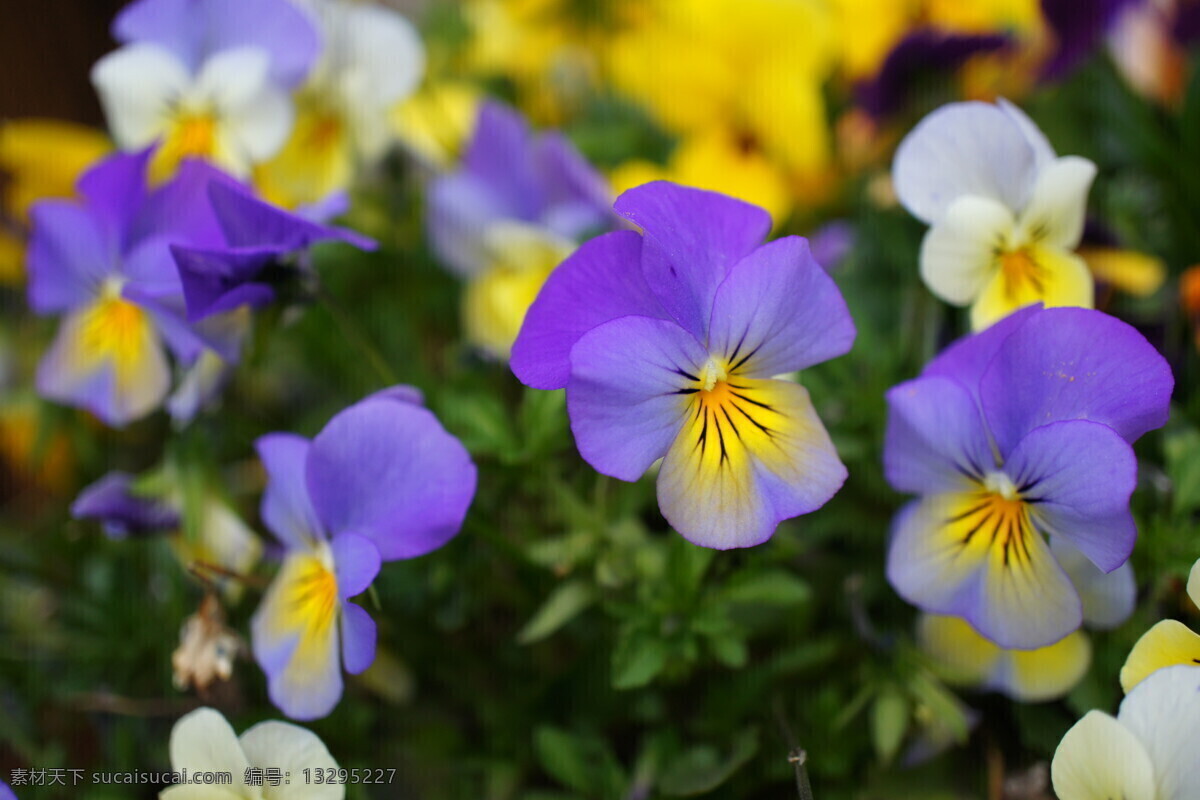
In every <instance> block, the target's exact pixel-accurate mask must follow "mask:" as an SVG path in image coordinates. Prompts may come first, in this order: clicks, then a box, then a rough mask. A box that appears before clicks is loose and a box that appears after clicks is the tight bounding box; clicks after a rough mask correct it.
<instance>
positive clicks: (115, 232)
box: [78, 150, 153, 250]
mask: <svg viewBox="0 0 1200 800" xmlns="http://www.w3.org/2000/svg"><path fill="white" fill-rule="evenodd" d="M152 154H153V151H152V150H144V151H142V152H140V153H117V154H114V155H111V156H109V157H107V158H105V159H104V160H103V161H101V162H100V163H99V164H97V165H96V166H94V167H92V168H91V169H89V170H88V171H87V172H85V173H84V174H83V175H82V176H81V177H80V179H79V187H78V188H79V193H80V195H82V196H83V198H84V200H85V205H86V206H87V209H88V212H89V213H90V214H91V215H92V216H93V217H94V218H95V220H96V223H97V225H98V226H99V228H100V230H101V231H103V232H104V236H105V239H106V241H108V242H109V243H110V247H113V248H117V249H121V250H124V249H125V248H126V247H127V246H128V240H127V236H128V234H129V231H130V230H131V228H132V227H133V222H134V219H135V215H136V214H137V213H138V211H139V210H140V209H141V208H142V206H143V204H144V203H145V200H146V195H147V194H148V192H149V189H148V187H147V184H146V165H147V164H149V163H150V156H151V155H152Z"/></svg>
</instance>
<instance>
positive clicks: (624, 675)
mask: <svg viewBox="0 0 1200 800" xmlns="http://www.w3.org/2000/svg"><path fill="white" fill-rule="evenodd" d="M666 665H667V645H666V643H665V642H663V641H662V640H661V639H658V638H657V637H655V636H652V635H650V634H649V633H647V632H645V631H643V630H640V629H638V628H632V627H630V626H626V627H625V628H623V629H622V630H621V633H620V635H619V636H618V638H617V645H616V647H614V648H613V655H612V682H613V687H614V688H617V689H636V688H638V687H639V686H645V685H646V684H647V683H649V682H650V681H652V680H654V679H655V678H656V677H658V674H659V673H660V672H662V671H663V667H665V666H666Z"/></svg>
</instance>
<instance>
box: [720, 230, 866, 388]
mask: <svg viewBox="0 0 1200 800" xmlns="http://www.w3.org/2000/svg"><path fill="white" fill-rule="evenodd" d="M708 331H709V333H708V350H709V352H710V353H712V354H713V355H715V356H718V357H721V356H723V357H726V358H728V359H729V361H730V365H731V366H730V368H731V369H737V370H738V371H739V374H745V375H749V376H751V377H762V378H769V377H771V376H774V375H780V374H782V373H785V372H794V371H796V370H800V369H805V368H806V367H811V366H812V365H813V364H819V363H821V362H822V361H828V360H829V359H831V358H835V357H836V356H840V355H843V354H845V353H847V352H848V351H849V350H850V348H851V346H852V345H853V344H854V336H855V329H854V321H853V320H851V319H850V311H849V310H848V309H847V308H846V301H845V300H843V299H842V293H841V292H840V291H839V290H838V287H837V284H835V283H834V282H833V279H832V278H830V277H829V275H828V273H826V272H825V270H823V269H821V267H820V266H819V265H818V264H817V262H816V261H814V260H813V257H812V255H811V253H810V252H809V249H808V241H807V240H806V239H802V238H800V237H799V236H788V237H786V238H783V239H777V240H776V241H773V242H770V243H769V244H765V245H763V246H762V247H760V248H758V249H757V250H755V251H754V252H752V253H751V254H750V255H748V256H746V257H745V258H743V259H742V260H741V261H739V262H738V263H737V264H735V265H734V266H733V268H732V269H731V270H730V271H729V275H728V277H727V278H725V280H724V282H723V283H722V284H721V285H720V287H719V288H718V289H717V292H716V296H715V298H714V300H713V305H712V321H711V322H710V324H709V326H708Z"/></svg>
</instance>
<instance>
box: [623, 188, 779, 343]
mask: <svg viewBox="0 0 1200 800" xmlns="http://www.w3.org/2000/svg"><path fill="white" fill-rule="evenodd" d="M613 208H614V209H616V211H617V213H618V214H620V215H621V216H623V217H625V218H626V219H628V220H630V221H631V222H633V223H634V224H636V225H637V226H638V227H640V228H642V230H643V232H644V236H643V243H642V270H643V272H644V274H645V276H646V282H647V284H648V285H649V286H650V289H651V290H652V291H653V292H654V294H655V295H656V296H657V297H658V299H659V301H660V302H661V303H662V305H663V307H664V308H665V309H666V310H667V311H668V312H669V313H670V314H671V316H673V317H674V318H675V319H676V320H677V321H678V322H679V324H680V325H682V326H683V327H684V328H685V329H687V330H688V331H689V332H690V333H691V334H692V335H693V336H695V337H697V338H698V339H701V340H703V339H705V338H706V335H707V332H708V331H707V328H708V323H709V318H710V316H711V313H712V307H713V297H714V296H715V294H716V292H717V287H718V286H720V285H721V282H722V281H724V280H725V277H726V275H727V274H728V273H729V269H730V267H732V266H733V265H734V264H736V263H737V262H738V261H740V260H741V259H742V258H744V257H745V256H746V255H748V254H749V253H750V252H751V251H752V250H753V249H754V248H755V247H757V246H758V245H759V244H760V243H761V242H762V241H763V239H765V238H766V236H767V233H769V232H770V230H771V217H770V215H769V214H767V212H765V211H763V210H762V209H761V208H758V207H757V206H752V205H750V204H749V203H744V202H742V201H741V200H736V199H734V198H732V197H727V196H725V195H721V194H717V193H715V192H708V191H704V190H701V189H693V188H690V187H686V186H679V185H677V184H673V183H668V182H666V181H655V182H653V183H647V184H643V185H641V186H637V187H635V188H633V189H630V190H628V191H627V192H625V193H624V194H622V195H621V196H620V197H618V198H617V201H616V203H615V204H614V205H613Z"/></svg>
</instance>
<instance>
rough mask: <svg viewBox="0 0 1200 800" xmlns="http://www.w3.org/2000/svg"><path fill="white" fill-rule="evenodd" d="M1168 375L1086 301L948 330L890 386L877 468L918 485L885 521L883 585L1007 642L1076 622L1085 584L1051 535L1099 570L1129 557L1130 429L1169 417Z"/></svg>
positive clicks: (1133, 435)
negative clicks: (951, 334)
mask: <svg viewBox="0 0 1200 800" xmlns="http://www.w3.org/2000/svg"><path fill="white" fill-rule="evenodd" d="M1173 385H1174V381H1173V379H1172V377H1171V371H1170V368H1169V367H1168V366H1167V363H1166V361H1165V360H1164V359H1163V357H1162V356H1161V355H1159V354H1158V352H1157V351H1155V349H1154V348H1153V347H1152V346H1151V345H1150V343H1149V342H1147V341H1146V340H1145V339H1144V338H1143V337H1142V336H1141V334H1139V333H1138V332H1137V331H1135V330H1134V329H1133V328H1131V327H1129V326H1128V325H1126V324H1125V323H1123V322H1121V321H1119V320H1116V319H1114V318H1112V317H1109V316H1107V315H1105V314H1103V313H1100V312H1098V311H1091V310H1087V309H1041V308H1040V307H1035V308H1030V309H1026V310H1024V311H1022V312H1020V313H1018V314H1015V315H1013V316H1011V317H1009V318H1007V319H1005V320H1004V321H1003V322H1001V323H1000V324H998V325H995V326H993V327H992V328H990V329H988V330H987V331H984V332H983V333H980V334H976V335H974V336H971V337H968V338H966V339H964V340H962V341H960V342H958V343H956V344H954V345H952V346H951V347H950V348H948V349H947V350H946V351H945V352H944V353H942V354H941V355H940V356H938V357H937V358H936V359H934V360H933V361H932V362H930V363H929V365H928V366H927V367H926V368H925V370H924V372H923V373H922V375H921V377H920V378H917V379H916V380H912V381H908V382H906V383H902V384H900V385H899V386H896V387H894V388H893V389H891V390H890V391H889V392H888V395H887V400H888V405H889V414H888V425H887V434H886V442H885V446H884V469H885V473H886V475H887V478H888V480H889V481H890V482H891V484H892V485H893V486H894V487H895V488H896V489H898V490H900V491H902V492H911V493H913V494H917V495H920V499H919V500H917V501H915V502H913V503H911V504H909V505H908V506H906V507H905V508H904V509H902V510H901V511H900V513H899V514H898V515H897V517H896V520H895V522H894V523H893V530H892V537H891V543H890V545H889V548H888V557H887V574H888V579H889V580H890V581H891V583H892V586H894V587H895V589H896V591H897V592H899V593H900V595H901V596H902V597H904V598H905V599H906V600H908V601H909V602H911V603H913V604H914V605H917V606H919V607H920V608H922V609H923V610H925V611H929V612H932V613H936V614H950V615H954V616H958V617H962V618H964V619H966V620H967V621H968V622H970V623H971V625H972V626H974V628H975V629H976V630H977V631H979V633H981V634H983V635H984V636H986V637H987V638H988V639H991V640H992V641H993V642H995V643H996V644H998V645H1000V646H1001V647H1006V648H1016V649H1024V650H1029V649H1034V648H1038V647H1045V646H1046V645H1049V644H1051V643H1053V642H1056V641H1058V640H1059V639H1062V638H1063V637H1064V636H1066V635H1067V634H1069V633H1071V632H1072V631H1074V630H1075V629H1076V628H1078V627H1079V625H1080V623H1081V621H1082V619H1083V610H1082V604H1081V600H1080V595H1079V591H1077V589H1076V588H1075V587H1074V586H1073V585H1072V583H1071V580H1070V579H1069V578H1068V576H1067V574H1066V572H1065V571H1064V570H1063V568H1062V567H1061V566H1060V564H1059V561H1058V559H1056V558H1055V556H1054V553H1053V552H1052V551H1051V547H1050V545H1049V544H1048V543H1047V541H1046V538H1045V537H1046V536H1049V537H1051V538H1052V539H1056V538H1062V539H1065V540H1066V542H1067V543H1069V544H1070V545H1072V546H1074V547H1075V548H1076V549H1078V550H1079V551H1080V552H1082V553H1083V555H1084V556H1086V557H1087V559H1088V560H1089V561H1091V562H1092V563H1093V564H1094V565H1095V566H1096V567H1098V568H1099V569H1100V570H1101V571H1102V572H1105V573H1108V572H1112V571H1113V570H1115V569H1117V568H1118V567H1120V566H1121V565H1122V564H1124V563H1125V561H1126V560H1127V559H1128V558H1129V554H1130V552H1131V551H1132V549H1133V545H1134V540H1135V539H1136V537H1137V530H1136V528H1135V526H1134V522H1133V518H1132V516H1131V515H1130V513H1129V497H1130V495H1131V494H1132V492H1133V489H1134V485H1135V482H1136V478H1137V459H1136V458H1135V457H1134V454H1133V448H1132V447H1131V446H1130V445H1131V444H1132V442H1134V441H1135V440H1136V439H1137V438H1138V437H1140V436H1141V435H1142V434H1143V433H1145V432H1146V431H1149V430H1153V429H1155V428H1158V427H1160V426H1162V425H1163V424H1164V423H1165V422H1166V419H1167V409H1168V404H1169V401H1170V396H1171V390H1172V388H1173Z"/></svg>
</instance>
